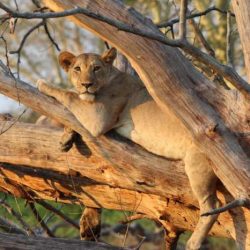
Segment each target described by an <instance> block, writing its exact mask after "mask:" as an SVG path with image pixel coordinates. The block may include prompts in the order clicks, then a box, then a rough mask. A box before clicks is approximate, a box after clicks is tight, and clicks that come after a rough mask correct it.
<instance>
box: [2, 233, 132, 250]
mask: <svg viewBox="0 0 250 250" xmlns="http://www.w3.org/2000/svg"><path fill="white" fill-rule="evenodd" d="M0 248H1V249H19V250H22V249H26V250H27V249H37V250H39V249H40V250H44V249H52V250H54V249H61V250H68V249H83V250H84V249H89V250H129V248H122V247H114V246H110V245H107V244H104V243H101V242H89V241H80V240H65V239H55V238H43V237H27V236H23V235H15V234H4V233H0Z"/></svg>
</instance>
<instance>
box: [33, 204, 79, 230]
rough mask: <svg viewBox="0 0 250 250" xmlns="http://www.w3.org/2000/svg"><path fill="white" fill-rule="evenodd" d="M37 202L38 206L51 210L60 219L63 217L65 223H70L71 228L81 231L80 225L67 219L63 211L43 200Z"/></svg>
mask: <svg viewBox="0 0 250 250" xmlns="http://www.w3.org/2000/svg"><path fill="white" fill-rule="evenodd" d="M36 202H37V203H38V204H40V205H42V206H43V207H44V208H46V209H47V210H49V211H51V212H53V213H55V214H56V215H58V216H59V217H61V218H62V219H63V220H64V221H66V222H67V223H69V224H70V225H71V226H73V227H75V228H76V229H78V230H79V229H80V227H79V225H78V224H77V223H76V222H75V221H73V220H72V219H70V218H69V217H67V216H66V215H65V214H63V213H62V212H61V211H59V210H57V209H56V208H55V207H53V206H51V205H50V204H49V203H47V202H45V201H43V200H36Z"/></svg>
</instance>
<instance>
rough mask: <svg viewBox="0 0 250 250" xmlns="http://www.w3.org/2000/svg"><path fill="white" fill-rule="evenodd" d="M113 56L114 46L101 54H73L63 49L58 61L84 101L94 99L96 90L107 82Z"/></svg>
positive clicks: (114, 56)
mask: <svg viewBox="0 0 250 250" xmlns="http://www.w3.org/2000/svg"><path fill="white" fill-rule="evenodd" d="M115 58H116V49H115V48H111V49H110V50H107V51H106V52H105V53H104V54H103V55H97V54H92V53H89V54H81V55H79V56H75V55H73V54H72V53H70V52H67V51H65V52H62V53H60V55H59V63H60V65H61V66H62V68H63V69H64V70H65V71H66V72H68V76H69V79H70V82H71V83H72V84H73V85H74V87H75V89H76V90H77V92H78V93H79V97H80V98H81V99H82V100H85V101H94V99H95V95H96V94H97V93H98V91H99V90H100V89H101V88H102V87H104V86H106V85H107V84H108V83H109V80H110V77H111V71H112V64H113V61H114V59H115Z"/></svg>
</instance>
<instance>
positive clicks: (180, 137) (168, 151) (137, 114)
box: [38, 48, 218, 250]
mask: <svg viewBox="0 0 250 250" xmlns="http://www.w3.org/2000/svg"><path fill="white" fill-rule="evenodd" d="M115 57H116V50H115V49H114V48H112V49H110V50H108V51H107V52H105V53H104V55H101V56H100V55H96V54H81V55H79V56H77V57H76V56H74V55H73V54H71V53H69V52H63V53H61V54H60V56H59V63H60V65H61V66H62V67H63V68H64V69H65V70H66V71H67V72H68V76H69V80H70V82H71V83H72V84H73V85H74V87H75V90H76V92H72V91H67V90H62V89H58V88H55V87H52V86H49V85H48V84H46V82H44V81H43V80H39V81H38V88H39V90H40V91H41V92H43V93H45V94H47V95H50V96H53V97H54V98H56V99H57V100H58V101H59V102H61V103H62V104H63V105H64V106H66V107H67V108H68V109H69V110H70V111H71V112H72V113H73V114H74V115H75V116H76V118H77V119H78V120H79V121H80V122H81V124H82V125H83V126H84V127H85V128H86V129H87V130H88V131H89V132H90V133H91V134H92V135H93V136H100V135H102V134H105V133H106V132H107V131H109V130H111V129H115V130H116V131H117V132H118V133H119V134H120V135H122V136H124V137H126V138H128V139H130V140H132V141H133V142H135V143H138V144H140V145H141V146H142V147H144V148H145V149H147V150H148V151H150V152H152V153H154V154H157V155H161V156H164V157H167V158H172V159H182V160H183V161H184V163H185V170H186V173H187V175H188V178H189V181H190V185H191V187H192V190H193V192H194V195H195V196H196V198H197V199H198V201H199V206H200V213H201V214H203V213H205V212H208V211H210V210H212V209H214V208H215V207H217V205H218V200H217V197H216V193H215V191H216V181H217V178H216V176H215V174H214V172H213V170H212V167H211V164H212V163H211V161H210V160H209V159H208V158H207V157H206V155H205V154H203V153H202V152H201V151H200V150H199V148H198V147H197V146H196V145H195V143H194V141H193V139H192V136H191V134H190V133H189V131H188V130H187V129H186V128H185V127H184V126H183V125H182V123H181V122H180V121H179V120H178V119H177V118H176V116H175V115H174V114H173V113H172V112H171V111H170V110H169V111H168V112H166V111H164V113H163V112H162V111H161V109H160V108H159V107H158V106H157V104H156V103H155V101H154V100H153V99H152V98H151V96H150V95H149V94H148V92H147V90H146V88H145V87H144V86H143V84H142V83H141V82H140V80H138V79H137V78H134V77H132V76H130V75H127V74H125V73H122V72H120V71H119V70H118V69H116V68H115V67H113V66H112V63H113V60H114V59H115ZM85 96H86V98H85ZM216 218H217V215H213V216H208V217H200V218H199V222H198V224H197V226H196V228H195V231H194V233H193V234H192V236H191V238H190V239H189V241H188V243H187V246H186V249H192V250H194V249H199V248H200V246H201V243H202V241H203V240H204V238H205V237H206V235H207V234H208V232H209V230H210V229H211V227H212V225H213V223H214V222H215V220H216Z"/></svg>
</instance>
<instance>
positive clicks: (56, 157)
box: [0, 122, 250, 247]
mask: <svg viewBox="0 0 250 250" xmlns="http://www.w3.org/2000/svg"><path fill="white" fill-rule="evenodd" d="M10 124H12V122H1V123H0V128H2V127H3V126H4V127H5V128H6V127H9V126H10ZM61 134H62V130H60V129H53V128H46V127H43V126H38V125H32V124H25V123H16V124H15V125H14V126H12V127H11V128H10V129H9V130H8V131H6V132H5V133H3V134H2V135H0V139H1V143H0V162H8V163H12V164H22V165H27V166H26V167H24V166H15V165H11V166H9V165H5V164H2V166H1V167H0V187H1V189H2V190H3V191H5V192H9V193H11V194H15V196H17V197H18V196H21V197H26V198H27V197H29V195H27V194H26V192H30V194H32V197H33V198H36V197H39V198H42V199H49V200H55V199H56V200H57V201H61V202H66V203H70V202H75V203H79V202H82V203H84V204H85V205H87V206H90V207H104V208H108V209H116V210H126V211H134V212H138V213H143V214H145V215H146V216H148V217H149V218H153V219H155V220H156V221H159V222H160V223H162V224H163V225H164V226H166V227H167V228H170V229H171V228H174V229H176V230H180V231H182V230H193V229H194V227H195V225H196V223H197V219H198V214H199V210H198V209H197V203H196V201H195V199H194V198H193V196H192V192H191V189H190V186H189V183H188V179H187V177H186V174H185V172H184V167H183V165H182V163H181V162H179V161H175V162H171V161H168V160H167V159H163V158H162V157H157V156H155V155H152V154H150V153H147V152H146V151H144V150H142V149H141V148H140V147H139V146H137V145H133V144H131V143H130V142H120V141H117V140H116V139H114V138H112V137H111V135H110V136H109V139H106V140H109V141H110V140H111V141H112V142H113V144H112V148H109V145H108V144H104V143H103V144H101V147H102V148H103V149H104V150H105V151H106V152H109V151H113V154H112V161H110V162H107V161H104V160H102V159H101V158H100V156H99V155H98V154H96V151H97V150H95V148H94V147H92V149H91V151H90V149H87V147H86V145H85V144H84V143H83V142H82V141H81V140H80V139H79V140H78V142H77V145H75V146H74V147H73V149H72V150H70V151H69V152H68V153H61V152H60V151H59V148H58V141H59V139H60V136H61ZM103 140H104V138H103ZM105 147H108V148H105ZM28 166H30V167H28ZM31 166H34V167H31ZM166 170H167V171H166ZM222 191H223V193H221V192H219V193H218V195H219V197H220V199H221V200H222V202H223V203H224V202H225V201H226V202H228V201H230V200H231V199H232V197H231V196H230V195H229V194H228V193H227V192H226V191H225V190H223V189H222ZM218 222H219V223H215V225H214V226H213V228H212V231H211V234H212V235H216V236H224V237H232V238H234V239H237V241H238V242H239V243H240V244H241V246H242V247H244V246H248V247H250V237H249V236H250V235H249V226H250V224H249V223H250V212H249V210H247V209H242V208H238V209H235V210H233V211H232V212H230V213H223V214H221V215H220V216H219V218H218Z"/></svg>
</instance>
